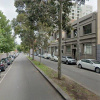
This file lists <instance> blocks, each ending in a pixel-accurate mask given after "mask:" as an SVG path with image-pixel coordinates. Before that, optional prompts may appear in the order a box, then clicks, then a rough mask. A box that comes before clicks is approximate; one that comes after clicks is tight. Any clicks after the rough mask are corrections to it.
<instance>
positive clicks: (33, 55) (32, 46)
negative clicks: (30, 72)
mask: <svg viewBox="0 0 100 100" xmlns="http://www.w3.org/2000/svg"><path fill="white" fill-rule="evenodd" d="M32 60H34V45H33V46H32Z"/></svg>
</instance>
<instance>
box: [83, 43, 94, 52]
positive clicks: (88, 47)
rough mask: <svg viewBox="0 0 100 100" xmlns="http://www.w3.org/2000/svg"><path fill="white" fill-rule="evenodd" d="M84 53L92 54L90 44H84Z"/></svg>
mask: <svg viewBox="0 0 100 100" xmlns="http://www.w3.org/2000/svg"><path fill="white" fill-rule="evenodd" d="M84 54H92V45H91V44H84Z"/></svg>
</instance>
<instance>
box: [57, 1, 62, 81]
mask: <svg viewBox="0 0 100 100" xmlns="http://www.w3.org/2000/svg"><path fill="white" fill-rule="evenodd" d="M59 1H60V14H59V22H60V23H59V43H58V79H61V49H62V44H61V43H62V0H59Z"/></svg>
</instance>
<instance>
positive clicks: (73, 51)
mask: <svg viewBox="0 0 100 100" xmlns="http://www.w3.org/2000/svg"><path fill="white" fill-rule="evenodd" d="M72 56H73V58H74V59H76V49H72Z"/></svg>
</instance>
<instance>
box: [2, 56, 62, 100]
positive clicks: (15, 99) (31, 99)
mask: <svg viewBox="0 0 100 100" xmlns="http://www.w3.org/2000/svg"><path fill="white" fill-rule="evenodd" d="M0 100H63V99H62V97H61V96H60V95H59V94H58V93H57V92H56V91H55V90H54V88H53V87H52V86H51V85H50V84H49V83H48V82H47V81H46V80H45V79H44V77H43V76H42V75H41V74H40V73H39V72H38V71H37V70H36V69H35V68H34V67H33V65H32V64H31V63H30V62H29V61H28V59H27V58H26V57H25V56H24V55H23V54H20V55H19V56H18V57H17V58H16V60H15V61H14V63H13V64H12V65H11V66H9V68H7V70H6V71H5V72H2V73H1V78H0Z"/></svg>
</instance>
